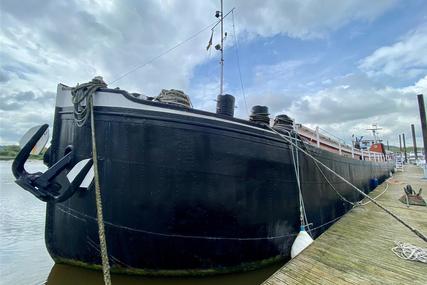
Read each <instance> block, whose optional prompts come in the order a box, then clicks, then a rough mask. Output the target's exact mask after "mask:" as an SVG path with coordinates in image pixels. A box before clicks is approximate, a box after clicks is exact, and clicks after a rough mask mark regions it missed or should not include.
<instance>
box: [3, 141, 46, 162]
mask: <svg viewBox="0 0 427 285" xmlns="http://www.w3.org/2000/svg"><path fill="white" fill-rule="evenodd" d="M19 150H20V149H19V146H18V145H2V146H0V160H13V159H14V158H15V157H16V155H17V154H18V152H19ZM44 152H45V150H44V151H43V152H42V153H41V154H39V155H30V159H38V160H42V159H43V154H44Z"/></svg>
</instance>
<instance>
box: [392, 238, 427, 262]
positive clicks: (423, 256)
mask: <svg viewBox="0 0 427 285" xmlns="http://www.w3.org/2000/svg"><path fill="white" fill-rule="evenodd" d="M394 243H395V244H396V246H395V247H393V248H392V249H391V250H392V251H393V252H394V254H396V255H397V256H398V257H400V258H402V259H405V260H413V261H419V262H422V263H427V249H424V248H421V247H418V246H415V245H412V244H410V243H405V242H400V241H395V242H394Z"/></svg>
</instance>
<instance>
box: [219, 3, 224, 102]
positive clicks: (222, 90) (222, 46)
mask: <svg viewBox="0 0 427 285" xmlns="http://www.w3.org/2000/svg"><path fill="white" fill-rule="evenodd" d="M223 8H224V7H223V0H221V62H220V64H221V79H220V80H221V82H220V91H219V94H220V95H222V93H223V92H224V87H223V86H224V9H223Z"/></svg>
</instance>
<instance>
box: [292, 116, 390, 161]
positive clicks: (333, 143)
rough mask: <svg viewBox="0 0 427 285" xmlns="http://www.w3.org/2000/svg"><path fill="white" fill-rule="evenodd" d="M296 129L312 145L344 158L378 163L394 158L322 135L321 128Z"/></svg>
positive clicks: (297, 127)
mask: <svg viewBox="0 0 427 285" xmlns="http://www.w3.org/2000/svg"><path fill="white" fill-rule="evenodd" d="M295 129H296V131H297V132H298V133H299V134H300V136H302V137H304V138H305V139H306V140H307V141H308V142H309V143H310V144H312V145H315V146H317V147H318V148H322V149H326V150H328V151H331V152H335V153H338V154H339V155H342V156H346V157H352V158H354V159H359V160H369V161H378V162H379V161H386V160H389V159H391V158H392V157H391V155H390V154H387V153H386V154H385V155H384V154H383V153H381V152H375V151H370V150H363V149H357V148H355V147H354V146H353V144H352V145H348V144H346V143H345V141H344V140H343V139H340V138H338V137H335V136H333V135H332V136H333V137H331V136H330V135H329V136H328V135H326V134H324V133H322V132H321V131H320V130H322V131H324V130H323V129H321V128H319V127H316V129H315V130H313V129H310V128H308V127H306V126H303V125H299V124H297V125H295ZM324 132H326V131H324ZM326 133H327V132H326Z"/></svg>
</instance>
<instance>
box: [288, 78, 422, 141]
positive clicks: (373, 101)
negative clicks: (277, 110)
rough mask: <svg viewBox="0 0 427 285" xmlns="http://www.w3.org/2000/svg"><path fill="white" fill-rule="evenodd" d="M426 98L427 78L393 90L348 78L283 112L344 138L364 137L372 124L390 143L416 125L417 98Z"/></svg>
mask: <svg viewBox="0 0 427 285" xmlns="http://www.w3.org/2000/svg"><path fill="white" fill-rule="evenodd" d="M418 93H424V94H427V75H426V76H425V77H423V78H422V79H420V80H419V81H418V82H416V83H415V84H413V85H410V86H406V87H404V88H392V87H388V86H385V85H382V86H381V85H379V84H378V83H377V82H374V81H372V80H371V79H370V78H368V77H367V76H365V75H363V74H349V75H346V76H344V77H342V78H341V79H340V80H337V81H336V82H334V84H333V85H332V86H328V87H327V88H325V89H322V90H320V91H318V92H317V93H315V94H306V95H303V96H301V98H299V99H297V100H295V101H293V102H292V105H291V106H290V107H289V108H285V109H283V110H282V112H284V113H287V114H289V115H291V116H292V117H294V118H295V119H296V120H297V121H298V122H301V123H304V124H307V125H309V126H312V127H315V126H317V125H319V126H321V127H323V128H326V129H329V130H331V131H333V132H334V133H336V134H338V135H339V136H341V137H343V138H346V139H347V141H348V139H349V136H350V135H351V134H353V133H356V134H359V135H360V134H361V133H362V134H363V133H364V132H366V131H365V129H366V128H367V127H368V126H370V125H371V124H373V123H378V124H379V125H380V126H381V127H383V130H382V135H383V136H384V138H385V139H390V140H391V141H392V142H395V140H396V134H398V133H402V132H407V131H408V130H409V128H410V124H418V122H419V117H418V107H417V106H418V105H417V98H416V94H418Z"/></svg>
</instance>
